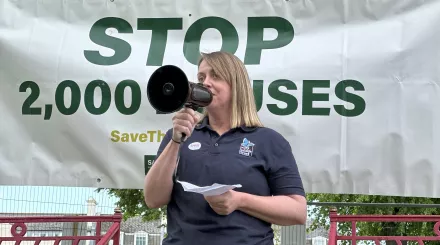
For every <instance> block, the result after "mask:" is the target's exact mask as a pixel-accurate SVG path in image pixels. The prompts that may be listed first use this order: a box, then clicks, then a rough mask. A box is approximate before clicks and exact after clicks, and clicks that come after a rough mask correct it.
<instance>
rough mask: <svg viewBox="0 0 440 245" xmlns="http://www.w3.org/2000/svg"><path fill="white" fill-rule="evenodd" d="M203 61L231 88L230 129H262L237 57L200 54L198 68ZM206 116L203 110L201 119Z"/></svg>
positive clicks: (221, 53) (249, 86) (253, 100)
mask: <svg viewBox="0 0 440 245" xmlns="http://www.w3.org/2000/svg"><path fill="white" fill-rule="evenodd" d="M203 60H204V61H205V62H206V63H208V65H209V66H211V68H212V70H213V72H214V73H215V74H216V75H217V76H219V77H220V78H221V79H223V80H225V81H226V82H227V83H228V84H229V85H230V86H231V93H232V96H231V97H232V101H231V103H232V111H231V128H236V127H241V126H246V127H263V123H262V122H261V121H260V118H259V117H258V114H257V106H256V105H255V98H254V92H253V90H252V87H251V82H250V79H249V75H248V72H247V70H246V67H245V66H244V64H243V62H242V61H241V60H240V59H239V58H238V57H237V56H235V55H233V54H231V53H227V52H223V51H217V52H212V53H201V57H200V59H199V62H198V66H200V63H202V61H203ZM206 116H208V112H207V111H206V110H204V111H203V117H206ZM203 117H202V120H203Z"/></svg>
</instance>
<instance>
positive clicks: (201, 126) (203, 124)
mask: <svg viewBox="0 0 440 245" xmlns="http://www.w3.org/2000/svg"><path fill="white" fill-rule="evenodd" d="M204 128H208V129H209V130H212V128H211V126H209V118H208V117H207V116H205V117H204V118H203V119H202V121H201V122H200V123H199V124H197V125H196V127H195V129H197V130H201V129H204ZM240 129H241V130H243V131H245V132H252V131H254V130H255V129H257V128H256V127H246V126H244V125H242V126H240Z"/></svg>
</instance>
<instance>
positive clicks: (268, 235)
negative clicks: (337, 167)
mask: <svg viewBox="0 0 440 245" xmlns="http://www.w3.org/2000/svg"><path fill="white" fill-rule="evenodd" d="M171 136H172V129H169V130H168V131H167V133H166V135H165V137H164V139H163V141H162V142H161V144H160V147H159V150H158V153H157V156H156V157H158V156H159V155H160V154H161V153H162V151H163V150H164V148H165V146H166V145H167V144H168V142H169V141H170V140H171ZM177 176H178V180H180V181H186V182H189V183H192V184H195V185H198V186H209V185H212V184H213V183H219V184H241V185H242V187H241V188H236V189H234V190H235V191H241V192H246V193H250V194H253V195H259V196H270V195H289V194H298V195H303V196H305V193H304V189H303V184H302V181H301V177H300V175H299V172H298V168H297V164H296V162H295V159H294V156H293V154H292V150H291V147H290V144H289V143H288V141H287V140H286V139H285V138H284V137H283V136H281V135H280V134H279V133H277V132H276V131H274V130H272V129H269V128H265V127H257V128H248V127H239V128H235V129H231V130H230V131H228V132H226V133H225V134H223V135H222V136H219V135H218V134H217V133H216V132H215V131H213V130H212V129H211V127H210V126H209V122H208V120H207V118H205V119H204V120H203V121H202V123H201V124H199V125H197V126H196V127H195V129H194V131H193V133H192V135H191V136H190V137H189V138H188V139H187V140H186V141H185V142H184V143H183V145H182V147H181V153H180V161H179V164H178V167H177ZM273 237H274V235H273V230H272V228H271V224H270V223H267V222H265V221H263V220H260V219H258V218H255V217H253V216H250V215H248V214H246V213H244V212H241V211H234V212H232V213H231V214H229V215H227V216H224V215H219V214H217V213H215V212H214V210H212V208H211V207H210V206H209V204H208V203H207V201H206V200H205V199H204V197H203V196H202V195H201V194H198V193H192V192H185V191H184V190H183V187H182V186H181V184H180V183H178V182H174V186H173V190H172V195H171V200H170V202H169V204H168V206H167V237H166V238H165V239H164V241H163V245H172V244H173V245H174V244H176V245H198V244H201V245H202V244H203V245H205V244H207V245H217V244H218V245H236V244H246V245H253V244H259V245H269V244H273Z"/></svg>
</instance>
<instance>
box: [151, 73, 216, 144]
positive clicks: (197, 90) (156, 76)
mask: <svg viewBox="0 0 440 245" xmlns="http://www.w3.org/2000/svg"><path fill="white" fill-rule="evenodd" d="M147 97H148V100H149V102H150V104H151V106H152V107H153V108H154V109H155V110H156V111H157V112H159V113H162V114H168V113H172V112H175V111H177V110H179V109H180V108H182V107H184V106H185V107H189V108H191V109H193V110H195V111H196V110H198V109H199V108H201V107H206V106H208V105H209V104H210V103H211V101H212V94H211V91H210V90H209V89H207V88H206V87H204V86H203V85H201V84H198V83H193V82H190V81H188V78H187V77H186V75H185V73H184V72H183V71H182V70H181V69H180V68H178V67H177V66H173V65H164V66H161V67H159V68H158V69H157V70H155V71H154V72H153V74H151V77H150V79H149V80H148V84H147ZM184 139H185V134H183V137H182V141H184Z"/></svg>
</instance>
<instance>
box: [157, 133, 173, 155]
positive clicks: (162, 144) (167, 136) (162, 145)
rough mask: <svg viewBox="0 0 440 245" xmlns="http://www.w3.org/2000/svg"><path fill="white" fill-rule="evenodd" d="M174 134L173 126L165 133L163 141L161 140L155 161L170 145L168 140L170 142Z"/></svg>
mask: <svg viewBox="0 0 440 245" xmlns="http://www.w3.org/2000/svg"><path fill="white" fill-rule="evenodd" d="M172 134H173V129H172V128H171V129H168V131H167V132H166V133H165V136H164V137H163V139H162V141H161V142H160V145H159V149H158V150H157V153H156V158H155V159H154V161H156V160H157V158H159V156H160V154H162V152H163V150H164V149H165V147H166V146H167V145H168V142H170V140H171V137H172Z"/></svg>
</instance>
